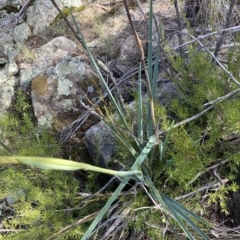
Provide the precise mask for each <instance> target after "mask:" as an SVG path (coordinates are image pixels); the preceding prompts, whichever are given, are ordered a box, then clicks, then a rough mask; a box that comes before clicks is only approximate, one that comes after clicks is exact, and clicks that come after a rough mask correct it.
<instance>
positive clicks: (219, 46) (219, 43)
mask: <svg viewBox="0 0 240 240" xmlns="http://www.w3.org/2000/svg"><path fill="white" fill-rule="evenodd" d="M236 3H237V0H231V3H230V6H229V9H228V13H227V19H226V23H225V27H224V28H227V27H229V25H230V20H231V17H232V11H233V8H234V6H235V5H236ZM224 37H225V31H223V32H222V33H221V36H220V38H219V39H218V41H217V44H216V49H215V51H214V56H215V58H217V56H218V53H219V50H220V48H221V45H222V43H223V40H224ZM215 58H213V61H214V60H215Z"/></svg>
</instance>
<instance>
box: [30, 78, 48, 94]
mask: <svg viewBox="0 0 240 240" xmlns="http://www.w3.org/2000/svg"><path fill="white" fill-rule="evenodd" d="M47 79H48V76H47V75H43V76H37V77H35V78H33V80H32V87H31V88H32V91H36V92H37V94H39V95H43V94H44V93H45V92H46V90H47V86H48V82H47Z"/></svg>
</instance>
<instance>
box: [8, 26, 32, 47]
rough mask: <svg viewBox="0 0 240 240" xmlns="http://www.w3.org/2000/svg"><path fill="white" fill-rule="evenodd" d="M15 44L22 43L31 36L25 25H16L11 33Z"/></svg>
mask: <svg viewBox="0 0 240 240" xmlns="http://www.w3.org/2000/svg"><path fill="white" fill-rule="evenodd" d="M12 36H13V38H14V40H15V42H16V43H24V42H25V41H26V40H27V39H28V38H29V37H30V36H31V29H30V28H29V26H28V25H27V24H26V23H22V24H19V25H17V26H16V27H15V28H14V30H13V33H12Z"/></svg>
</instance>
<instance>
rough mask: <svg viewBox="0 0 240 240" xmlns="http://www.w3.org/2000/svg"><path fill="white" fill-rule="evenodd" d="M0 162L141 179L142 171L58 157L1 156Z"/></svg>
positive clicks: (0, 163)
mask: <svg viewBox="0 0 240 240" xmlns="http://www.w3.org/2000/svg"><path fill="white" fill-rule="evenodd" d="M2 164H26V165H29V166H32V167H36V168H40V169H46V170H66V171H76V170H85V171H94V172H100V173H106V174H110V175H115V176H119V177H127V176H128V177H133V178H134V179H135V176H139V178H140V179H142V173H141V172H140V171H138V170H132V171H113V170H110V169H105V168H100V167H96V166H92V165H90V164H86V163H79V162H74V161H70V160H65V159H59V158H44V157H29V156H28V157H18V156H12V157H9V156H1V157H0V165H2Z"/></svg>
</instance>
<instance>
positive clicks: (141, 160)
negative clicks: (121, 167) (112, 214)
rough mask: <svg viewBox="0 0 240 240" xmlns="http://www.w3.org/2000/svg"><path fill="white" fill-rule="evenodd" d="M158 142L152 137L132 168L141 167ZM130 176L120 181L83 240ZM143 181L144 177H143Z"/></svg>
mask: <svg viewBox="0 0 240 240" xmlns="http://www.w3.org/2000/svg"><path fill="white" fill-rule="evenodd" d="M155 143H156V138H155V137H151V138H150V139H149V141H148V143H147V144H146V146H145V148H144V149H143V150H142V152H141V153H140V155H139V156H138V157H137V159H136V161H135V162H134V164H133V166H132V167H131V169H132V170H136V171H137V169H138V168H139V166H140V165H141V164H142V163H143V161H144V160H145V159H146V157H147V155H148V153H149V152H150V151H151V149H152V147H153V146H154V144H155ZM128 181H129V178H127V177H125V178H124V179H123V181H122V182H121V183H120V185H119V186H118V188H117V189H116V190H115V192H114V193H113V195H112V196H111V197H110V198H109V200H108V201H107V203H106V204H105V206H104V207H103V208H102V209H101V211H100V212H99V214H98V215H97V217H96V218H95V219H94V221H93V222H92V224H91V225H90V227H89V228H88V230H87V232H86V233H85V234H84V236H83V237H82V239H81V240H86V239H88V237H89V236H90V235H91V233H92V231H93V230H94V229H95V227H96V226H97V224H98V223H99V222H100V221H101V219H102V218H103V216H104V214H105V213H106V212H107V210H108V209H109V207H110V206H111V204H112V203H113V202H114V201H115V200H116V198H117V196H118V195H119V194H120V193H121V191H122V189H123V188H124V187H125V185H126V184H127V183H128ZM141 181H142V182H143V178H142V179H141Z"/></svg>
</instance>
